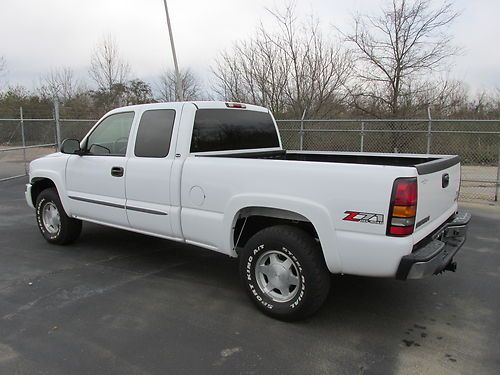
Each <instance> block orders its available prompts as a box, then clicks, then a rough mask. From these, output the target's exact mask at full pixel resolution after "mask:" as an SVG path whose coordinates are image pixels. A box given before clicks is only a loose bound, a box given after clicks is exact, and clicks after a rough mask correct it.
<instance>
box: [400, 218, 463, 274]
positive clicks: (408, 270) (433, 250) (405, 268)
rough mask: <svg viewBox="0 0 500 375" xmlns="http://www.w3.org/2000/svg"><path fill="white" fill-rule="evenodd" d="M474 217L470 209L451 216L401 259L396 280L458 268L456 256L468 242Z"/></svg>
mask: <svg viewBox="0 0 500 375" xmlns="http://www.w3.org/2000/svg"><path fill="white" fill-rule="evenodd" d="M470 219H471V214H470V213H468V212H459V213H457V214H455V215H454V216H453V217H451V218H450V220H448V221H447V222H446V223H445V224H443V225H442V226H441V227H440V228H439V229H438V230H437V231H435V232H434V233H433V234H432V235H431V236H430V238H428V239H427V240H424V241H423V242H424V243H425V245H423V246H421V247H418V248H417V249H415V250H414V251H413V252H412V253H411V254H409V255H406V256H404V257H403V258H401V262H400V263H399V267H398V270H397V273H396V279H399V280H406V279H420V278H423V277H425V276H430V275H436V274H438V273H440V272H442V271H445V270H451V271H454V270H455V268H456V263H455V262H453V257H454V256H455V254H456V253H457V252H458V250H460V248H461V247H462V245H463V244H464V242H465V239H466V234H467V225H468V224H469V221H470Z"/></svg>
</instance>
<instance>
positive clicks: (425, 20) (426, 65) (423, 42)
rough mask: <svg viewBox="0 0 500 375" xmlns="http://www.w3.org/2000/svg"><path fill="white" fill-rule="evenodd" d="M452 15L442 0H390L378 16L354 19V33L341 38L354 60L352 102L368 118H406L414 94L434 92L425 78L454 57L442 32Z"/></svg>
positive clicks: (449, 7)
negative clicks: (438, 0)
mask: <svg viewBox="0 0 500 375" xmlns="http://www.w3.org/2000/svg"><path fill="white" fill-rule="evenodd" d="M457 16H458V13H457V12H456V11H454V10H453V7H452V4H451V3H449V2H448V1H447V0H446V1H445V2H444V3H442V4H441V5H440V6H439V7H433V6H432V5H431V2H430V0H392V2H391V4H390V6H388V7H386V8H383V9H382V12H381V14H380V15H378V16H370V15H357V16H355V17H354V30H353V31H352V32H351V33H348V34H343V35H344V37H345V39H346V40H347V41H348V42H349V43H351V45H353V47H354V53H355V56H356V57H357V58H356V61H357V64H356V73H357V77H358V81H357V82H358V84H357V85H356V86H354V88H352V91H351V92H352V94H353V99H354V104H356V105H357V106H358V107H359V108H360V109H362V110H364V111H365V112H368V113H371V114H374V115H376V112H378V113H380V112H381V111H382V112H385V114H387V112H389V113H390V114H391V115H392V116H401V115H406V114H407V113H406V111H407V109H409V108H411V107H412V106H411V104H412V103H414V101H415V99H416V97H417V96H418V95H420V94H422V93H424V92H425V91H429V90H430V89H436V88H437V87H435V86H433V87H431V85H430V79H429V75H431V74H433V73H435V72H437V71H439V70H442V69H443V68H444V67H445V66H446V63H447V62H448V59H449V58H450V57H452V56H454V55H456V54H457V53H459V49H458V48H457V47H455V46H454V45H453V43H452V37H451V36H450V35H449V34H447V33H446V31H447V30H446V27H447V26H448V25H449V24H451V23H452V22H453V21H454V20H455V19H456V18H457ZM437 89H438V90H439V88H437Z"/></svg>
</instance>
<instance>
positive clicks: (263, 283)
mask: <svg viewBox="0 0 500 375" xmlns="http://www.w3.org/2000/svg"><path fill="white" fill-rule="evenodd" d="M239 264H240V277H241V280H242V282H243V285H244V287H245V289H246V291H247V293H248V295H249V296H250V299H251V300H252V301H253V302H254V303H255V305H256V306H257V307H258V308H259V309H260V310H261V311H263V312H264V313H265V314H267V315H269V316H271V317H273V318H277V319H280V320H288V321H292V320H300V319H304V318H306V317H308V316H311V315H312V314H314V313H315V312H316V311H318V310H319V308H320V307H321V306H322V305H323V303H324V302H325V300H326V298H327V296H328V292H329V289H330V273H329V271H328V269H327V267H326V264H325V261H324V258H323V254H322V251H321V248H320V246H319V244H318V243H317V242H316V241H315V239H314V238H312V236H311V235H310V234H309V233H307V232H305V231H303V230H301V229H300V228H297V227H293V226H288V225H277V226H272V227H268V228H265V229H263V230H261V231H260V232H258V233H256V234H255V235H254V236H253V237H251V238H250V239H249V240H248V242H247V244H246V245H245V247H244V249H243V250H242V252H241V253H240V256H239ZM256 270H257V271H256ZM293 284H296V285H293Z"/></svg>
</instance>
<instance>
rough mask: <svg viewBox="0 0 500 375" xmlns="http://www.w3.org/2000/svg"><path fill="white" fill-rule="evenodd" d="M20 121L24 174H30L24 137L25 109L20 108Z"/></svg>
mask: <svg viewBox="0 0 500 375" xmlns="http://www.w3.org/2000/svg"><path fill="white" fill-rule="evenodd" d="M19 120H20V122H21V140H22V142H23V163H24V173H26V174H27V173H28V168H27V165H26V138H25V135H24V116H23V107H19Z"/></svg>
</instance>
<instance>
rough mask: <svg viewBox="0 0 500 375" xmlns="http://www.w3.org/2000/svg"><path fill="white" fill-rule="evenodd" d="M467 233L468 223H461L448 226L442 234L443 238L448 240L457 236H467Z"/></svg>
mask: <svg viewBox="0 0 500 375" xmlns="http://www.w3.org/2000/svg"><path fill="white" fill-rule="evenodd" d="M466 233H467V225H459V226H456V227H455V226H454V227H448V228H446V229H445V230H444V231H443V232H442V233H441V235H440V237H441V239H442V240H447V239H450V238H456V237H465V234H466Z"/></svg>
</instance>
